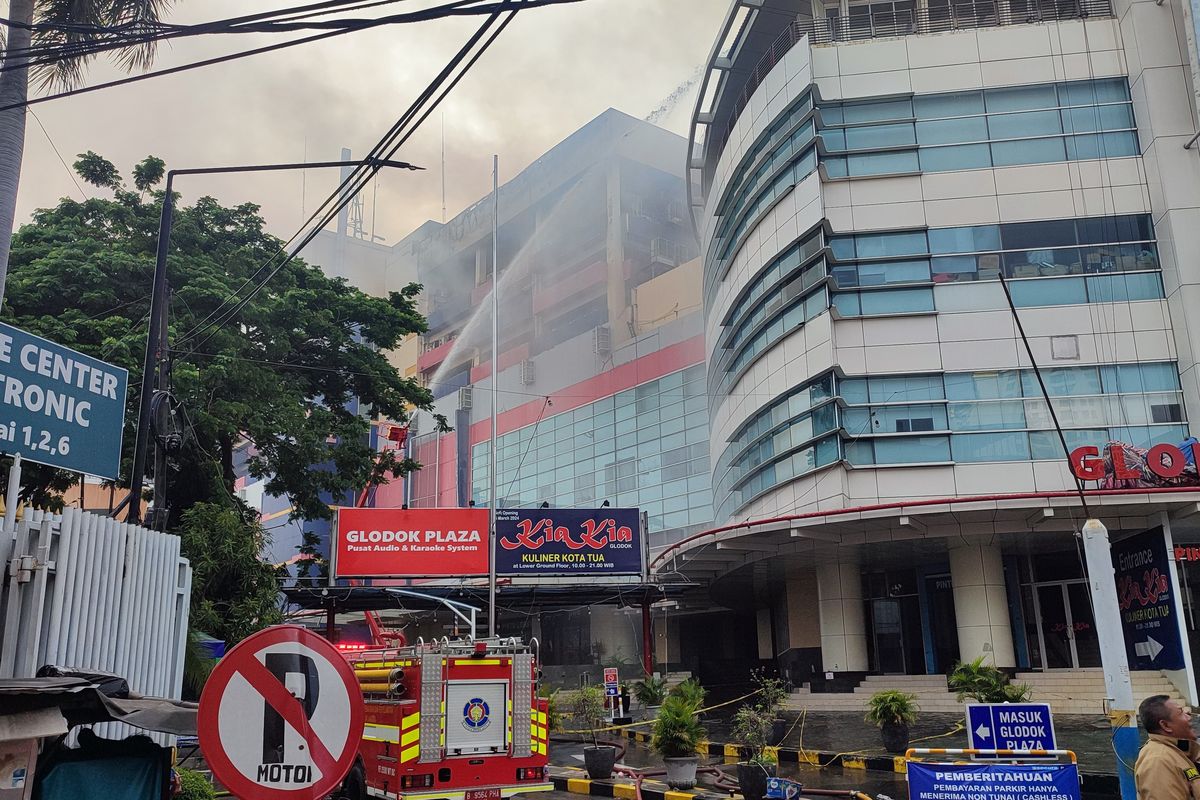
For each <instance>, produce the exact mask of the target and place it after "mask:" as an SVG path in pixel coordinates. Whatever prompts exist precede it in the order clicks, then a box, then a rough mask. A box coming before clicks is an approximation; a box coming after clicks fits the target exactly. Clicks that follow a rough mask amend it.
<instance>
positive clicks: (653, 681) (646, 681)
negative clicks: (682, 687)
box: [633, 675, 667, 708]
mask: <svg viewBox="0 0 1200 800" xmlns="http://www.w3.org/2000/svg"><path fill="white" fill-rule="evenodd" d="M633 696H634V697H636V698H637V701H638V703H640V704H641V706H642V708H658V707H659V706H661V705H662V701H663V698H664V697H666V696H667V682H666V681H665V680H663V679H662V678H656V677H655V676H653V675H647V676H646V677H645V678H643V679H642V680H640V681H638V682H637V683H635V684H634V685H633Z"/></svg>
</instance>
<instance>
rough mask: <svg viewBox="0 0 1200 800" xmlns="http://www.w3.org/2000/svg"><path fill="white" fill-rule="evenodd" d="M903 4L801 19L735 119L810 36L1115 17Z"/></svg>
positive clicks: (983, 1)
mask: <svg viewBox="0 0 1200 800" xmlns="http://www.w3.org/2000/svg"><path fill="white" fill-rule="evenodd" d="M898 5H901V4H900V3H893V4H892V8H893V10H891V11H879V10H873V9H877V8H878V6H871V5H864V6H852V7H851V12H852V13H851V14H850V15H849V16H844V17H827V18H825V19H813V18H811V17H797V18H796V19H794V20H792V22H791V23H790V24H789V25H788V26H787V27H786V28H784V30H783V31H782V32H780V34H779V36H778V37H777V38H776V39H775V41H774V42H773V43H772V44H771V46H770V47H769V48H767V51H766V52H765V53H763V55H762V58H760V59H759V61H758V64H757V65H756V66H755V68H754V71H753V72H751V73H750V76H749V77H748V78H747V80H746V85H745V87H743V89H742V93H741V95H739V97H738V100H737V103H736V104H735V107H734V113H733V118H736V117H737V116H738V115H739V114H740V113H741V112H742V109H744V108H745V107H746V104H747V103H749V102H750V96H751V95H753V94H754V91H755V90H756V89H757V88H758V87H759V84H761V83H762V81H763V80H765V79H766V77H767V73H769V72H770V71H771V70H772V69H773V68H774V67H775V65H776V64H778V63H779V62H780V61H781V60H782V59H783V57H784V55H786V54H787V52H788V51H789V50H791V49H792V48H793V47H794V46H796V44H798V43H799V42H800V40H801V39H803V38H804V37H805V36H807V37H809V44H810V45H821V44H834V43H836V42H852V41H858V40H863V39H875V38H879V37H884V36H910V35H913V34H923V33H941V32H945V31H954V30H963V29H968V28H994V27H999V26H1004V25H1027V24H1030V23H1035V22H1058V21H1062V20H1071V19H1084V18H1086V17H1109V16H1112V13H1113V12H1112V3H1111V0H1019V1H1017V0H1014V1H1013V2H1005V1H1004V0H998V1H997V0H966V1H965V2H955V0H941V2H939V1H938V0H933V1H932V2H930V3H929V4H928V5H927V6H926V7H923V8H911V9H904V8H900V9H897V8H896V6H898Z"/></svg>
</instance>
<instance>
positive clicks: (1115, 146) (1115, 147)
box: [1067, 131, 1140, 161]
mask: <svg viewBox="0 0 1200 800" xmlns="http://www.w3.org/2000/svg"><path fill="white" fill-rule="evenodd" d="M1139 152H1140V151H1139V150H1138V141H1137V134H1136V133H1134V132H1133V131H1126V132H1124V133H1100V134H1088V135H1085V136H1068V137H1067V158H1069V159H1071V160H1072V161H1079V160H1082V159H1089V158H1125V157H1127V156H1136V155H1137V154H1138V153H1139Z"/></svg>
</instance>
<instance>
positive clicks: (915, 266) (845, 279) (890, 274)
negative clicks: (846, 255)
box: [834, 261, 929, 286]
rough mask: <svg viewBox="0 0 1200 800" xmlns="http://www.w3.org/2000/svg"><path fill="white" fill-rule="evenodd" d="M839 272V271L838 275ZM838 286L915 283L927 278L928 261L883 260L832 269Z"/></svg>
mask: <svg viewBox="0 0 1200 800" xmlns="http://www.w3.org/2000/svg"><path fill="white" fill-rule="evenodd" d="M839 272H840V273H841V274H840V275H839ZM834 277H835V278H838V284H839V285H840V286H884V285H887V284H889V283H916V282H918V281H928V280H929V262H928V261H884V262H881V263H878V264H859V265H858V266H857V267H842V268H840V269H839V270H835V271H834Z"/></svg>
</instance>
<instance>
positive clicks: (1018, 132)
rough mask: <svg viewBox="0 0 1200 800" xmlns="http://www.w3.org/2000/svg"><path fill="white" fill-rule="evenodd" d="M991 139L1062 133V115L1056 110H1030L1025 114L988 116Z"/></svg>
mask: <svg viewBox="0 0 1200 800" xmlns="http://www.w3.org/2000/svg"><path fill="white" fill-rule="evenodd" d="M988 132H989V133H990V134H991V137H992V139H1020V138H1022V137H1026V136H1049V135H1052V134H1055V133H1062V117H1061V116H1060V115H1059V113H1058V112H1057V111H1030V112H1028V113H1025V114H996V115H992V116H990V117H988Z"/></svg>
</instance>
